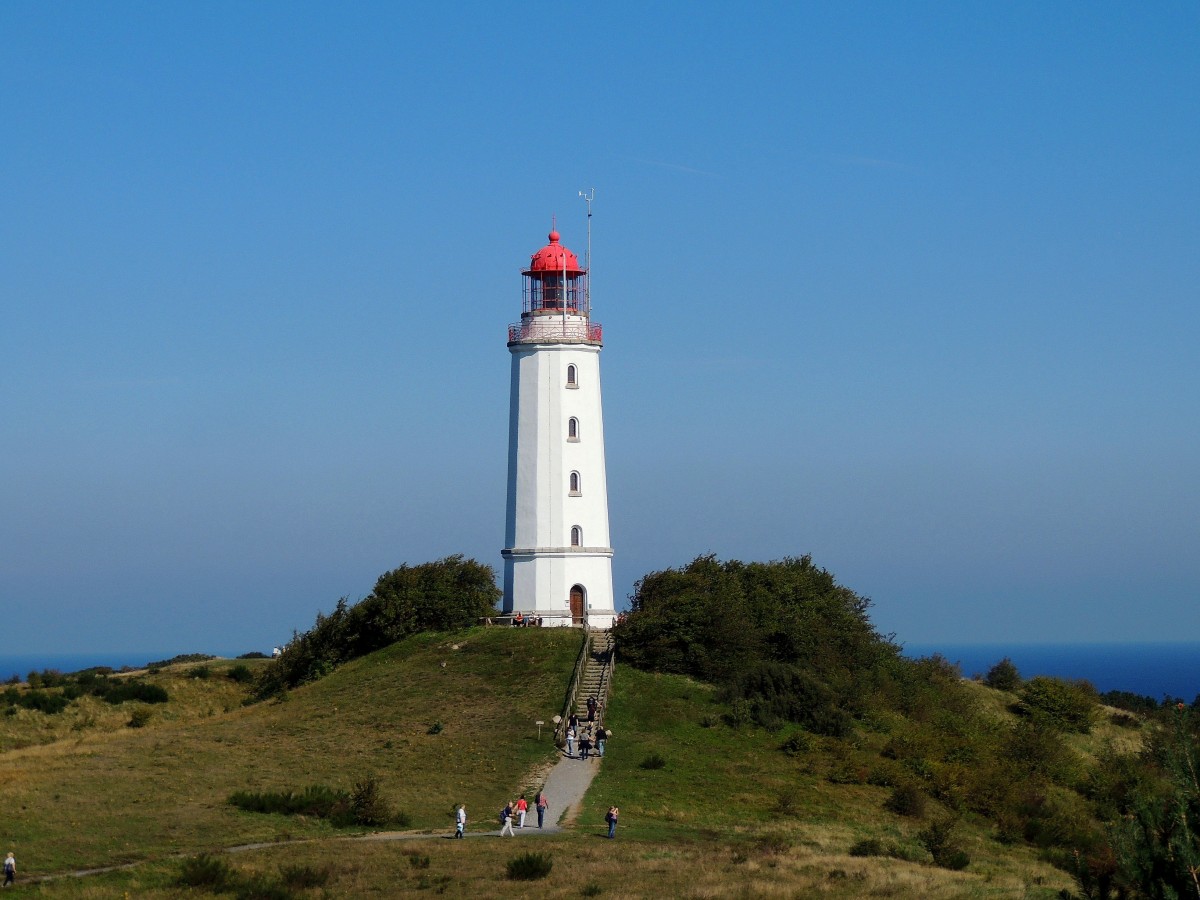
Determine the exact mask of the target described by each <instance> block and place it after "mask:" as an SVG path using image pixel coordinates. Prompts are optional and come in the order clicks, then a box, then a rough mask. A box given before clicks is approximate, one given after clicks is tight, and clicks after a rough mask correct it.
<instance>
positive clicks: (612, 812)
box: [604, 806, 621, 840]
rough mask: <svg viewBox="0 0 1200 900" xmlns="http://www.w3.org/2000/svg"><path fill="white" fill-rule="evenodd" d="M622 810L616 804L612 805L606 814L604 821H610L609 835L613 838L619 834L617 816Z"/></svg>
mask: <svg viewBox="0 0 1200 900" xmlns="http://www.w3.org/2000/svg"><path fill="white" fill-rule="evenodd" d="M620 813H621V811H620V810H619V809H617V808H616V807H615V806H610V807H609V808H608V812H607V813H605V815H604V821H605V822H607V823H608V837H609V839H610V840H611V839H612V838H615V837H616V836H617V816H618V815H620Z"/></svg>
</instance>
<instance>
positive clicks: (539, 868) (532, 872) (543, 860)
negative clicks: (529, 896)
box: [506, 853, 554, 881]
mask: <svg viewBox="0 0 1200 900" xmlns="http://www.w3.org/2000/svg"><path fill="white" fill-rule="evenodd" d="M553 868H554V860H553V858H551V856H550V855H549V854H547V853H522V854H521V855H520V856H517V857H514V858H513V859H510V860H509V861H508V865H507V866H506V869H507V871H508V877H509V878H511V879H512V880H513V881H536V880H537V879H539V878H545V877H547V876H548V875H549V874H550V870H551V869H553Z"/></svg>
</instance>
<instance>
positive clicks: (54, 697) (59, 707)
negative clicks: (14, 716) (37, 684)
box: [16, 689, 71, 715]
mask: <svg viewBox="0 0 1200 900" xmlns="http://www.w3.org/2000/svg"><path fill="white" fill-rule="evenodd" d="M70 702H71V701H70V700H68V699H67V698H66V697H65V696H63V695H62V694H59V693H53V694H51V693H47V692H46V691H40V690H37V689H34V690H30V691H26V692H25V693H23V694H21V693H18V694H17V699H16V703H17V705H18V706H23V707H25V708H26V709H35V710H37V711H38V712H44V713H46V714H47V715H55V714H57V713H60V712H62V711H63V710H64V709H66V708H67V706H68V704H70Z"/></svg>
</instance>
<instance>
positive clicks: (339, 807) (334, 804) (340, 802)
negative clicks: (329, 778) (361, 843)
mask: <svg viewBox="0 0 1200 900" xmlns="http://www.w3.org/2000/svg"><path fill="white" fill-rule="evenodd" d="M229 804H230V805H231V806H236V807H237V808H238V809H244V810H246V811H247V812H256V813H278V814H281V815H285V816H313V817H315V818H319V819H340V820H346V821H347V822H349V820H350V794H349V792H348V791H342V790H336V789H335V788H331V787H327V786H325V785H322V784H314V785H310V786H309V787H306V788H305V789H304V790H303V791H300V792H296V791H235V792H234V793H232V794H230V795H229Z"/></svg>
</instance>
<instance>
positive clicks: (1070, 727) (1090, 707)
mask: <svg viewBox="0 0 1200 900" xmlns="http://www.w3.org/2000/svg"><path fill="white" fill-rule="evenodd" d="M1095 711H1096V691H1095V688H1093V687H1092V686H1091V685H1090V684H1088V683H1087V682H1086V681H1074V682H1071V681H1063V680H1062V679H1061V678H1048V677H1046V676H1044V675H1039V676H1037V677H1036V678H1031V679H1030V680H1029V681H1027V682H1026V683H1025V686H1024V687H1023V688H1022V689H1021V702H1020V704H1019V705H1018V707H1017V712H1020V713H1023V714H1025V715H1030V716H1034V717H1040V718H1044V719H1047V720H1049V721H1051V722H1053V723H1054V724H1055V725H1056V726H1057V727H1059V728H1063V729H1065V730H1067V731H1076V732H1079V733H1080V734H1087V733H1088V732H1090V731H1091V730H1092V717H1093V715H1094V714H1095Z"/></svg>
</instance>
